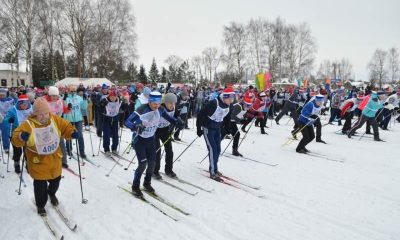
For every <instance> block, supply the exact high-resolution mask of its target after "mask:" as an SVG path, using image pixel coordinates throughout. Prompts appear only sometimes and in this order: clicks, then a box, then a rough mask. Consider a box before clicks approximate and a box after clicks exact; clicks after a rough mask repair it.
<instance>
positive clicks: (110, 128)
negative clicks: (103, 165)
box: [103, 120, 119, 152]
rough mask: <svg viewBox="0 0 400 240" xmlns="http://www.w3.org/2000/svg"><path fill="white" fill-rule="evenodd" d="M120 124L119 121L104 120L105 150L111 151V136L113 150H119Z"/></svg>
mask: <svg viewBox="0 0 400 240" xmlns="http://www.w3.org/2000/svg"><path fill="white" fill-rule="evenodd" d="M118 124H119V121H115V120H110V121H104V124H103V148H104V152H109V151H110V137H111V138H112V145H111V150H112V151H114V150H117V147H118V140H119V138H118Z"/></svg>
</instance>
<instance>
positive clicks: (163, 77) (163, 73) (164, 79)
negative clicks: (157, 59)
mask: <svg viewBox="0 0 400 240" xmlns="http://www.w3.org/2000/svg"><path fill="white" fill-rule="evenodd" d="M161 82H163V83H166V82H168V78H167V69H165V67H163V68H162V71H161Z"/></svg>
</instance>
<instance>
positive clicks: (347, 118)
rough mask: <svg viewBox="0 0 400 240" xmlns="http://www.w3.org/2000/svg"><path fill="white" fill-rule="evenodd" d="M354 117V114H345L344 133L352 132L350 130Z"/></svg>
mask: <svg viewBox="0 0 400 240" xmlns="http://www.w3.org/2000/svg"><path fill="white" fill-rule="evenodd" d="M353 116H354V113H353V112H346V113H345V114H344V119H345V122H344V125H343V128H342V133H347V131H349V130H350V128H351V120H353Z"/></svg>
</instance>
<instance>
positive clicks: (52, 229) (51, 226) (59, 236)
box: [40, 216, 64, 240]
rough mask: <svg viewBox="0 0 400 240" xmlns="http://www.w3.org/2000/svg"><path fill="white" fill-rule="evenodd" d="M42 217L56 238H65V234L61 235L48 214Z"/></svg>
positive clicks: (61, 239)
mask: <svg viewBox="0 0 400 240" xmlns="http://www.w3.org/2000/svg"><path fill="white" fill-rule="evenodd" d="M40 218H41V219H42V220H43V222H44V224H45V225H46V227H47V229H48V230H49V231H50V233H51V235H53V237H54V239H57V240H58V239H60V240H63V239H64V236H63V235H61V234H60V233H58V232H57V231H56V229H55V228H54V226H53V225H52V224H51V223H50V220H49V218H48V217H47V216H40Z"/></svg>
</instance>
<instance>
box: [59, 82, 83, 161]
mask: <svg viewBox="0 0 400 240" xmlns="http://www.w3.org/2000/svg"><path fill="white" fill-rule="evenodd" d="M64 104H65V105H66V106H67V109H65V111H64V119H66V120H68V121H70V122H71V123H72V124H73V125H74V126H75V128H76V129H77V131H78V132H79V137H78V144H79V156H81V157H82V158H83V159H86V154H85V143H84V140H83V136H82V120H83V117H82V111H81V109H82V108H84V102H83V99H82V98H81V97H80V96H79V95H77V94H76V86H70V88H69V93H68V94H65V95H64ZM66 147H67V152H68V155H70V156H72V142H71V140H68V141H67V146H66ZM77 147H78V146H77Z"/></svg>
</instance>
